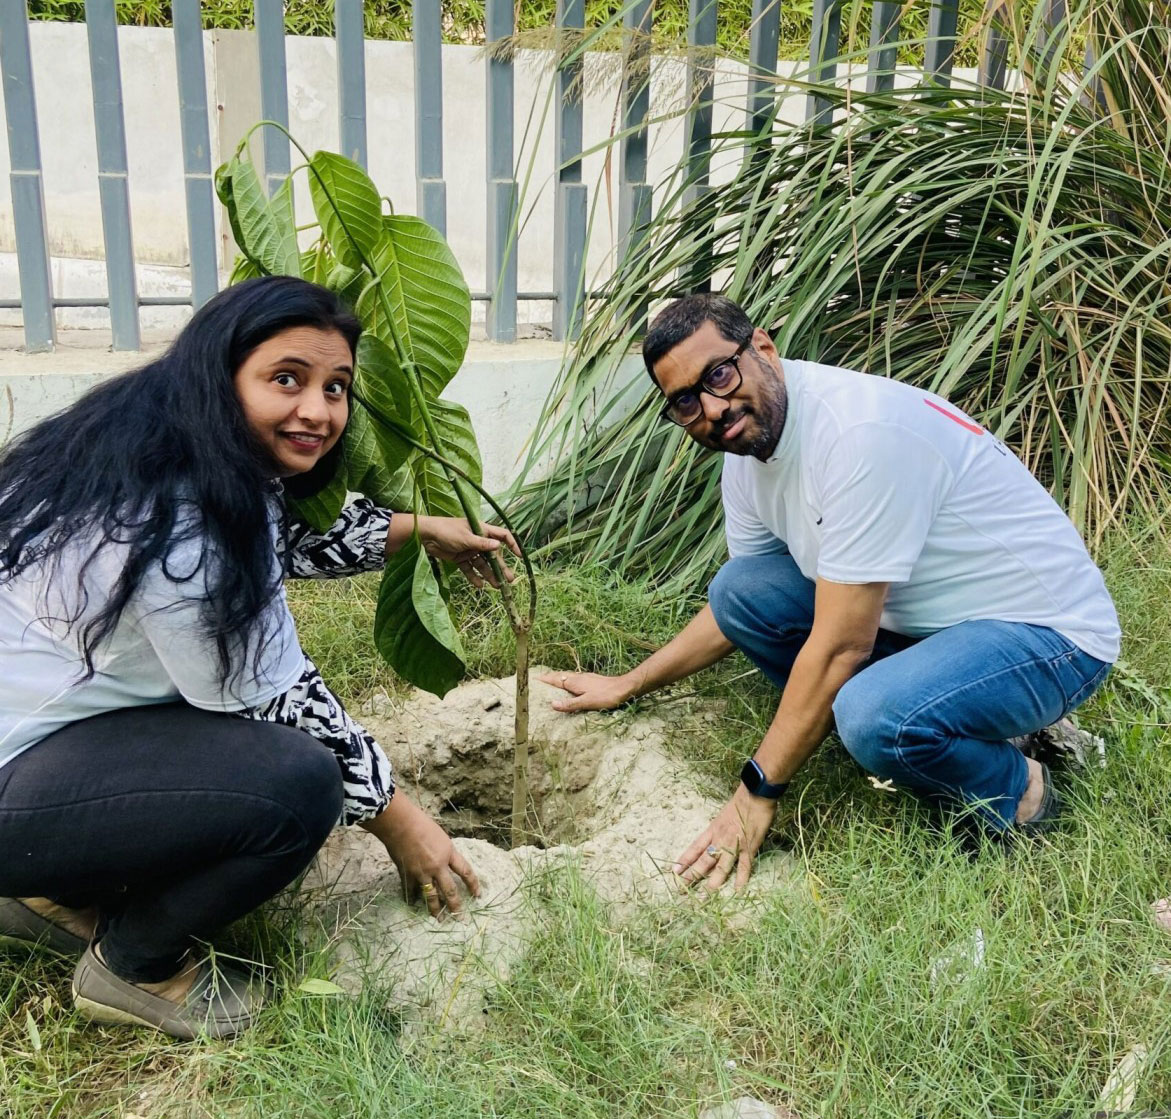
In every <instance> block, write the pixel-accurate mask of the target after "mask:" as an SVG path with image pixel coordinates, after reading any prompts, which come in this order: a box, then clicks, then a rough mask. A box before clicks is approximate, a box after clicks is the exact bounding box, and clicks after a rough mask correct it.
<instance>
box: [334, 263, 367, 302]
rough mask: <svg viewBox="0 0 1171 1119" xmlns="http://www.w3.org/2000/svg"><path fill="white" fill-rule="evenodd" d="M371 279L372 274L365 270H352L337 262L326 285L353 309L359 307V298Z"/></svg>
mask: <svg viewBox="0 0 1171 1119" xmlns="http://www.w3.org/2000/svg"><path fill="white" fill-rule="evenodd" d="M369 277H370V273H369V272H367V271H366V269H365V268H351V267H349V265H346V264H341V263H340V262H335V263H334V265H333V267H332V268H331V269H330V271H329V275H328V276H327V277H326V278H325V281H324V283H325V286H326V287H327V288H329V290H330V291H332V292H333V293H334V294H335V295H336V296H337V297H338V298H339V299H340V300H341V301H342V302H343V303H344V304H345V305H346V306H347V307H349V308H351V309H353V308H355V307H357V306H358V296H360V295H361V294H362V290H363V289H364V288H365V287H366V284H367V283H368V282H369Z"/></svg>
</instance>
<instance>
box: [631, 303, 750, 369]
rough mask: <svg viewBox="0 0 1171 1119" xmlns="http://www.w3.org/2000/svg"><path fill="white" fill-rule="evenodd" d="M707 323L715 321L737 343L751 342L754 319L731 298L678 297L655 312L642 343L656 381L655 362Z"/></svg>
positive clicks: (643, 355) (644, 357)
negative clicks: (752, 320)
mask: <svg viewBox="0 0 1171 1119" xmlns="http://www.w3.org/2000/svg"><path fill="white" fill-rule="evenodd" d="M705 322H710V323H714V324H715V327H716V329H717V330H718V331H719V332H720V333H721V334H722V335H723V336H724V337H725V338H727V339H728V341H729V342H734V343H735V344H736V345H737V346H740V345H745V344H747V343H748V342H749V341H750V340H751V338H752V331H753V329H754V328H753V326H752V322H751V320H750V319H749V318H748V316H747V315H746V314H745V313H744V312H743V310H741V308H740V307H739V305H737V304H735V303H733V302H732V301H731V300H730V299H725V298H724V296H722V295H708V294H707V293H700V294H696V295H685V296H684V297H683V298H682V299H676V300H675V302H674V303H672V304H670V306H668V307H664V308H663V309H662V310H661V311H660V312H659V313H658V314H657V315H655V317H654V320H653V321H652V322H651V328H650V330H648V331H647V335H646V337H645V338H644V339H643V342H642V360H643V362H644V363H645V364H646V371H647V372H648V373H649V374H650V375H651V379H652V380H654V381H655V383H656V384H657V383H658V382H657V379H656V378H655V365H656V363H657V362H658V360H659V359H660V358H661V357H662V356H663V355H664V354H667V353H670V352H671V350H673V349H674V348H675V347H676V346H678V345H679V343H680V342H685V341H686V340H687V339H688V338H690V337H691V336H692V335H693V334H694V333H695V332H696V331H697V330H698V329H699V328H700V327H701V326H703V324H704V323H705Z"/></svg>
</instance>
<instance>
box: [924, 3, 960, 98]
mask: <svg viewBox="0 0 1171 1119" xmlns="http://www.w3.org/2000/svg"><path fill="white" fill-rule="evenodd" d="M959 11H960V4H959V0H932V4H931V12H930V14H929V15H928V16H927V46H926V49H925V51H924V59H923V69H924V71H925V72H926V74H927V76H928V77H929V78H931V79H933V80H934V81H935V82H936V83H937V84H938V85H944V86H949V85H951V63H952V56H953V55H954V54H955V46H956V25H957V24H958V22H959Z"/></svg>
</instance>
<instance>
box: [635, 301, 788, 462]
mask: <svg viewBox="0 0 1171 1119" xmlns="http://www.w3.org/2000/svg"><path fill="white" fill-rule="evenodd" d="M735 352H736V343H735V342H729V341H728V339H727V338H725V337H724V336H723V335H722V334H721V333H720V332H719V330H718V329H717V327H716V325H715V323H712V322H705V323H704V324H703V326H701V327H700V328H699V329H698V330H697V331H696V332H695V333H694V334H693V335H691V337H690V338H686V339H684V341H682V342H680V343H679V345H677V346H676V347H675V348H674V349H672V350H669V351H668V352H667V353H665V354H664V355H663V356H662V357H661V358H659V360H658V361H657V362H656V363H655V368H654V373H655V380H656V381H658V383H659V388H660V389H661V390H662V393H663V396H664V397H666V398H667V399H670V398H671V397H673V396H674V395H675V394H676V393H678V392H680V391H682V390H684V389H688V390H694V389H695V387H696V385H697V383H698V382H699V379H700V378H701V377H702V376H703V375H704V374H705V373H706V372H707V371H708V370H710V369H712V368H714V367H715V366H717V365H719V364H720V363H721V362H723V361H727V360H728V358H729V357H731V356H732V355H733V354H734V353H735ZM738 364H739V367H740V375H741V381H740V385H739V386H738V387H737V388H736V390H735V391H734V392H732V393H731V394H730V395H728V396H725V397H718V396H712V395H711V394H710V393H707V392H701V393H700V394H699V399H700V402H701V404H702V405H703V412H702V413H701V414H700V416H699V418H698V419H696V420H695V421H694V422H693V423H690V424H688V425H687V428H686V430H687V434H688V435H690V436H691V438H692V439H694V440H695V441H696V442H697V443H700V444H702V445H703V446H704V447H707V448H708V449H709V450H712V451H728V452H730V453H731V454H734V455H752V456H754V457H755V458H758V459H760V460H762V461H764V460H766V459H768V458H769V456H770V455H771V454H772V453H773V451H774V450H775V449H776V446H777V441H778V440H779V439H780V437H781V432H782V431H783V430H784V427H785V413H786V408H787V401H788V398H787V396H786V394H785V379H784V375H783V373H782V372H781V361H780V357H779V356H778V354H777V351H776V347H775V346H774V345H773V343H772V339H770V338H769V336H768V335H767V334H766V333H765V332H764V331H763V330H760V329H759V328H758V329H757V330H755V331H754V332H753V335H752V341H751V342H750V343H749V345H748V347H747V348H746V349H745V351H744V352H743V353H742V354H741V355H740V358H739V360H738Z"/></svg>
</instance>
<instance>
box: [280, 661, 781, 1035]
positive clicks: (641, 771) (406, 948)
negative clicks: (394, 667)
mask: <svg viewBox="0 0 1171 1119" xmlns="http://www.w3.org/2000/svg"><path fill="white" fill-rule="evenodd" d="M542 671H544V670H543V669H539V668H534V669H533V673H532V681H531V684H530V687H531V699H530V703H531V710H530V716H529V728H530V729H529V737H530V762H529V767H530V795H531V809H530V817H529V821H528V826H529V829H530V832H531V835H532V837H533V840H534V841H533V842H532V843H531V844H530V845H528V846H524V847H518V848H515V849H513V850H508V849H507V843H508V835H509V830H508V829H509V815H510V812H511V807H512V734H513V729H512V727H513V711H514V708H513V702H514V696H515V678H514V677H509V678H506V679H502V680H477V681H471V682H469V683H465V684H463V685H461V686H460V687H459V688H457V689H455V690H454V691H453V692H451V693H449V694H448V695H447V697H446V698H445V699H443V700H439V699H436V698H435V697H434V696H431V695H427V694H425V693H415V694H413V695H411V696H410V697H409V698H408V699H407V700H406V702H395V701H392V700H390V699H387V698H385V697H380V698H377V699H376V700H375V701H374V703H373V710H372V711H370V710H363V711H361V712H355V714H356V715H357V717H358V718H359V719H360V720H361V722H362V723H363V724H364V725H365V726H366V728H367V729H368V730H369V731H370V733H371V734H373V735H374V737H375V738H376V739H377V740H378V741H379V742H380V743H381V744H382V746H383V748H384V749H385V750H386V752H387V754H388V755H389V757H390V759H391V761H392V763H393V764H394V768H395V772H396V777H397V780H398V783H399V787H400V788H401V789H403V790H404V791H405V792H406V793H407V795H408V796H410V797H412V798H413V799H415V800H416V801H417V802H418V803H420V804H421V805H422V806H423V807H424V808H425V809H427V811H428V812H430V813H432V814H433V815H434V816H435V817H436V818H437V819H438V820H439V821H440V822H441V823H442V824H443V825H444V827H445V828H446V829H447V830H448V832H449V833H450V834H451V835H452V836H453V837H455V843H456V845H457V846H458V847H459V849H460V850H461V851H462V852H463V854H464V855H465V856H466V857H467V859H468V860H469V861H470V862H471V864H472V865H473V867H474V868H475V870H476V873H477V875H478V876H479V879H480V884H481V887H482V896H481V897H480V898H479V899H478V900H476V899H468V901H467V904H466V906H465V915H464V917H463V919H461V920H450V919H448V920H444V921H434V920H432V919H431V918H430V917H428V916H427V915H426V913H425V911H424V910H423V909H421V908H418V907H414V906H407V905H406V904H405V902H404V901H403V897H402V888H401V884H400V882H399V878H398V872H397V871H396V869H395V867H394V864H393V862H392V861H391V860H390V858H389V856H387V854H386V852H385V850H384V849H383V847H382V845H381V844H380V843H379V842H378V841H377V840H375V839H373V837H371V836H369V835H368V834H366V833H365V832H364V831H362V830H361V829H359V828H347V829H339V830H337V831H335V832H334V834H333V835H332V836H331V837H330V839H329V840H328V841H327V843H326V845H325V847H324V848H323V849H322V852H321V854H320V855H319V856H318V859H317V861H316V862H315V864H314V865H313V867H312V868H311V869H310V871H309V873H308V874H307V876H306V878H305V881H304V883H303V886H302V889H303V890H305V891H308V892H309V895H310V897H311V899H312V900H313V901H314V903H315V904H317V905H319V906H320V907H322V908H323V909H325V910H326V911H327V912H324V913H322V914H321V916H322V917H326V918H327V919H329V920H331V921H332V922H333V923H336V925H337V927H339V928H343V929H344V930H345V935H344V937H343V938H342V942H341V947H340V950H339V972H338V975H337V976H336V979H337V981H338V982H339V983H340V984H341V985H342V986H344V987H347V988H349V989H354V988H357V987H360V986H361V985H362V983H363V980H364V978H367V977H372V976H377V977H378V981H379V982H380V984H383V985H385V986H386V987H388V988H389V990H390V997H391V1000H392V1001H393V1002H394V1003H395V1005H396V1006H397V1007H398V1009H399V1010H400V1011H401V1012H402V1013H403V1014H404V1016H405V1019H406V1021H407V1023H408V1025H409V1023H410V1022H412V1021H416V1022H418V1021H423V1020H430V1021H432V1022H435V1021H438V1022H439V1023H440V1024H441V1025H442V1026H444V1027H446V1028H457V1029H460V1028H467V1027H469V1026H473V1025H475V1024H478V1023H479V1022H481V1021H482V1020H483V1018H482V1014H483V1007H484V995H485V993H486V992H487V991H489V990H490V989H491V988H492V987H493V986H494V985H495V984H497V983H498V982H501V981H505V980H507V977H508V974H509V969H510V968H511V967H512V966H513V965H514V964H515V963H516V962H517V961H518V960H519V959H520V958H521V957H522V956H523V953H524V951H525V947H526V945H527V943H528V942H529V940H530V938H531V937H532V935H533V934H534V933H535V931H536V930H537V928H538V927H539V924H540V919H541V913H540V910H541V906H542V904H543V902H542V899H541V893H542V891H540V890H536V889H531V888H529V886H530V885H531V884H532V883H533V882H534V881H535V880H536V879H537V878H539V877H540V875H541V874H543V873H550V874H556V873H564V872H565V871H566V870H567V865H566V864H568V863H572V864H575V865H576V866H578V867H580V868H581V873H582V874H583V876H584V877H585V879H586V880H587V881H588V882H589V884H590V885H591V886H592V887H593V888H594V889H595V890H596V891H597V893H598V895H599V896H600V897H601V898H602V899H603V900H604V901H605V902H607V903H608V904H609V907H610V909H611V910H612V911H617V912H618V913H619V914H620V915H623V914H630V913H631V912H632V911H633V910H634V909H636V908H638V907H641V906H644V905H649V904H658V905H662V904H694V901H693V900H691V897H690V895H688V894H685V893H681V892H680V890H679V888H678V885H677V880H676V879H675V878H674V876H673V875H672V874H671V862H672V860H673V859H674V858H675V857H676V856H678V855H679V854H680V852H682V851H683V850H684V848H686V847H687V845H688V844H689V843H690V842H691V841H692V840H693V839H694V838H695V836H696V835H698V834H699V832H700V831H701V830H702V829H703V828H704V827H705V826H706V825H707V824H708V823H709V822H710V820H711V818H712V816H713V815H714V814H715V813H716V812H717V811H718V810H719V808H720V806H721V803H722V802H721V801H720V800H717V799H714V798H711V797H708V796H704V795H702V794H701V793H700V792H699V791H698V790H697V779H696V775H695V774H694V773H692V772H691V771H690V770H689V769H688V768H687V767H686V766H685V765H682V764H680V763H679V762H678V761H676V760H674V759H671V758H669V757H668V756H667V754H666V753H665V752H664V749H663V743H664V738H665V735H666V733H667V727H666V724H665V723H664V721H663V720H662V719H661V718H659V717H657V716H644V715H639V716H632V715H631V714H630V713H628V712H618V713H614V714H603V715H565V714H562V713H560V712H557V711H554V710H553V709H552V707H551V702H552V700H553V699H554V698H556V697H557V696H560V695H563V694H564V693H562V692H561V691H560V690H559V689H556V688H552V687H550V686H548V685H546V684H542V683H541V682H539V681H538V680H537V679H536V676H537V675H538V674H539V673H540V672H542ZM791 874H792V868H791V863H790V860H788V859H787V858H786V857H785V856H783V855H780V854H778V853H773V854H770V855H768V856H766V857H764V858H762V859H760V860H758V865H757V867H756V871H755V873H754V875H753V879H752V883H751V887H750V891H751V892H750V894H749V895H748V897H747V898H746V901H745V904H748V905H751V898H752V896H753V895H759V894H760V893H761V892H763V891H765V890H768V889H769V888H770V887H773V886H776V885H777V884H778V883H779V882H782V881H788V880H789V879H790V877H791Z"/></svg>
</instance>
